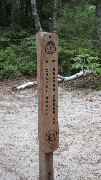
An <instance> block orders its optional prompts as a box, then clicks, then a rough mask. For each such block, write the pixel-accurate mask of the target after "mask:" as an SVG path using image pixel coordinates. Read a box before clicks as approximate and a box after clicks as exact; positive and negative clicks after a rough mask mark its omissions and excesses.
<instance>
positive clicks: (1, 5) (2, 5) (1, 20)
mask: <svg viewBox="0 0 101 180" xmlns="http://www.w3.org/2000/svg"><path fill="white" fill-rule="evenodd" d="M0 26H3V27H6V1H5V0H1V1H0Z"/></svg>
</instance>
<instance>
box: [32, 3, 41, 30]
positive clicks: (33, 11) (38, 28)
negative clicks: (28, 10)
mask: <svg viewBox="0 0 101 180" xmlns="http://www.w3.org/2000/svg"><path fill="white" fill-rule="evenodd" d="M31 6H32V15H33V17H34V22H35V27H36V31H37V32H41V31H42V28H41V24H40V20H39V16H38V12H37V8H36V0H31Z"/></svg>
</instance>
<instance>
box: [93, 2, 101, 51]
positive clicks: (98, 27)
mask: <svg viewBox="0 0 101 180" xmlns="http://www.w3.org/2000/svg"><path fill="white" fill-rule="evenodd" d="M95 6H96V11H95V16H96V20H95V25H94V32H93V49H95V50H96V49H99V48H100V41H101V38H100V36H101V1H98V2H97V3H96V4H95Z"/></svg>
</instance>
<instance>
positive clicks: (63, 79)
mask: <svg viewBox="0 0 101 180" xmlns="http://www.w3.org/2000/svg"><path fill="white" fill-rule="evenodd" d="M91 73H92V72H91V71H90V70H82V71H80V72H79V73H76V74H74V75H72V76H69V77H64V76H60V75H58V82H59V83H64V82H67V81H72V80H75V79H78V78H80V77H84V76H87V75H89V74H91ZM31 86H34V87H36V86H37V82H27V83H25V84H22V85H20V86H18V87H12V90H21V89H25V88H26V87H31Z"/></svg>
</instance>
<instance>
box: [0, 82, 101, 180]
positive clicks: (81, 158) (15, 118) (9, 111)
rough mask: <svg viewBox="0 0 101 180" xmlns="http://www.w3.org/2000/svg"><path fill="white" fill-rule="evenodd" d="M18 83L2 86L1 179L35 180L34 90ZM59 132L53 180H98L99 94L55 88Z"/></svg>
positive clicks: (100, 153) (100, 140) (100, 169)
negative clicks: (14, 89)
mask: <svg viewBox="0 0 101 180" xmlns="http://www.w3.org/2000/svg"><path fill="white" fill-rule="evenodd" d="M25 81H26V80H25ZM22 83H24V80H23V79H21V80H19V81H14V82H12V81H8V82H2V83H1V84H0V180H38V173H39V172H38V166H39V156H38V144H39V142H38V117H37V114H38V108H37V89H36V88H35V87H33V88H27V89H25V90H20V91H12V88H11V87H12V86H17V85H20V84H22ZM59 129H60V148H59V149H58V150H57V151H55V152H54V177H55V180H101V91H92V90H91V89H77V90H72V91H69V90H66V89H65V87H59Z"/></svg>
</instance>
